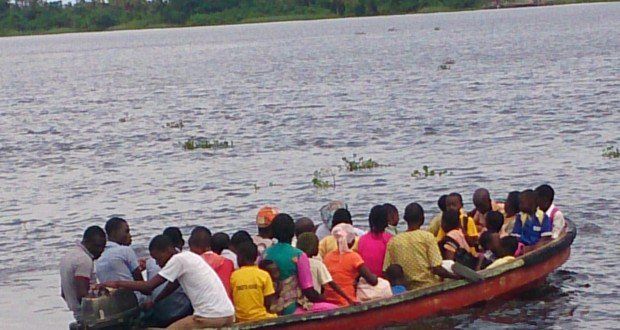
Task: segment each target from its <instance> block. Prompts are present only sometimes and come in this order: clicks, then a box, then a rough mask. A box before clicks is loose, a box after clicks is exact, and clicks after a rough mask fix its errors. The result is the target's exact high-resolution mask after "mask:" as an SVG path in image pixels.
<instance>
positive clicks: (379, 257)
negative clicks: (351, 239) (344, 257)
mask: <svg viewBox="0 0 620 330" xmlns="http://www.w3.org/2000/svg"><path fill="white" fill-rule="evenodd" d="M387 217H388V212H387V208H386V207H385V206H383V205H375V206H374V207H373V208H372V209H371V210H370V215H369V216H368V222H369V224H370V232H368V233H366V234H365V235H363V236H362V237H360V239H359V242H358V248H357V252H358V253H359V254H360V256H362V259H363V260H364V264H365V265H366V266H367V267H368V269H370V271H371V272H372V273H373V274H375V275H377V276H383V259H384V258H385V251H386V250H387V244H388V242H389V241H390V239H391V238H392V235H390V234H388V233H386V232H385V228H386V227H387V225H388V222H387Z"/></svg>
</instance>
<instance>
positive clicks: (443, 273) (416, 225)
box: [407, 215, 460, 279]
mask: <svg viewBox="0 0 620 330" xmlns="http://www.w3.org/2000/svg"><path fill="white" fill-rule="evenodd" d="M423 223H424V215H422V218H421V219H420V220H419V221H418V222H412V223H407V231H415V230H420V227H421V226H422V224H423ZM430 270H431V273H433V274H435V275H437V276H439V277H441V278H453V279H460V277H459V276H458V275H456V274H452V273H450V272H449V271H447V270H445V269H444V268H443V267H441V265H439V266H436V267H431V268H430Z"/></svg>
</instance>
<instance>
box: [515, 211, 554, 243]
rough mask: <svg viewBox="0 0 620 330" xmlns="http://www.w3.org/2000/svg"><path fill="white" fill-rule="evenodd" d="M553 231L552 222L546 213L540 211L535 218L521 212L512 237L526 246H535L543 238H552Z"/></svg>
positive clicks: (516, 220)
mask: <svg viewBox="0 0 620 330" xmlns="http://www.w3.org/2000/svg"><path fill="white" fill-rule="evenodd" d="M552 229H553V226H552V225H551V220H549V217H548V216H547V215H546V214H545V213H544V212H542V211H540V210H538V211H536V216H534V217H532V216H531V215H529V214H526V213H523V212H520V213H519V214H517V218H516V219H515V226H514V228H513V230H512V236H516V237H517V238H519V241H520V242H521V243H523V244H525V245H534V244H536V243H538V241H539V240H540V238H541V237H545V236H549V237H551V231H552Z"/></svg>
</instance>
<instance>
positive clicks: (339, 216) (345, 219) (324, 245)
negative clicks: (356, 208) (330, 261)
mask: <svg viewBox="0 0 620 330" xmlns="http://www.w3.org/2000/svg"><path fill="white" fill-rule="evenodd" d="M341 223H345V224H349V225H351V226H353V220H352V218H351V212H349V210H347V209H338V210H336V212H334V218H333V221H332V224H333V226H334V227H336V226H337V225H339V224H341ZM354 230H355V233H356V236H355V243H354V245H353V251H356V252H357V244H358V240H359V236H361V235H364V234H365V232H364V231H363V230H359V229H356V228H355V227H354ZM317 236H318V235H317ZM337 249H338V243H337V242H336V239H335V238H334V236H333V235H329V236H327V237H325V238H323V239H322V240H321V241H319V255H320V256H321V258H325V256H326V255H327V254H328V253H329V252H332V251H335V250H337Z"/></svg>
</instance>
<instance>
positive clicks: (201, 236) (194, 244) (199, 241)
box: [187, 226, 211, 254]
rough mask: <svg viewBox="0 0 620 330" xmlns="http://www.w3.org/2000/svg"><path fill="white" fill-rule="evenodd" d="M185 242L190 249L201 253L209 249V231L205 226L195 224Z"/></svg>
mask: <svg viewBox="0 0 620 330" xmlns="http://www.w3.org/2000/svg"><path fill="white" fill-rule="evenodd" d="M187 242H188V243H189V249H190V251H192V252H194V253H197V254H203V253H205V252H207V251H209V250H210V249H211V231H210V230H209V229H208V228H207V227H203V226H197V227H195V228H194V229H192V232H191V234H190V235H189V239H188V240H187Z"/></svg>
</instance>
